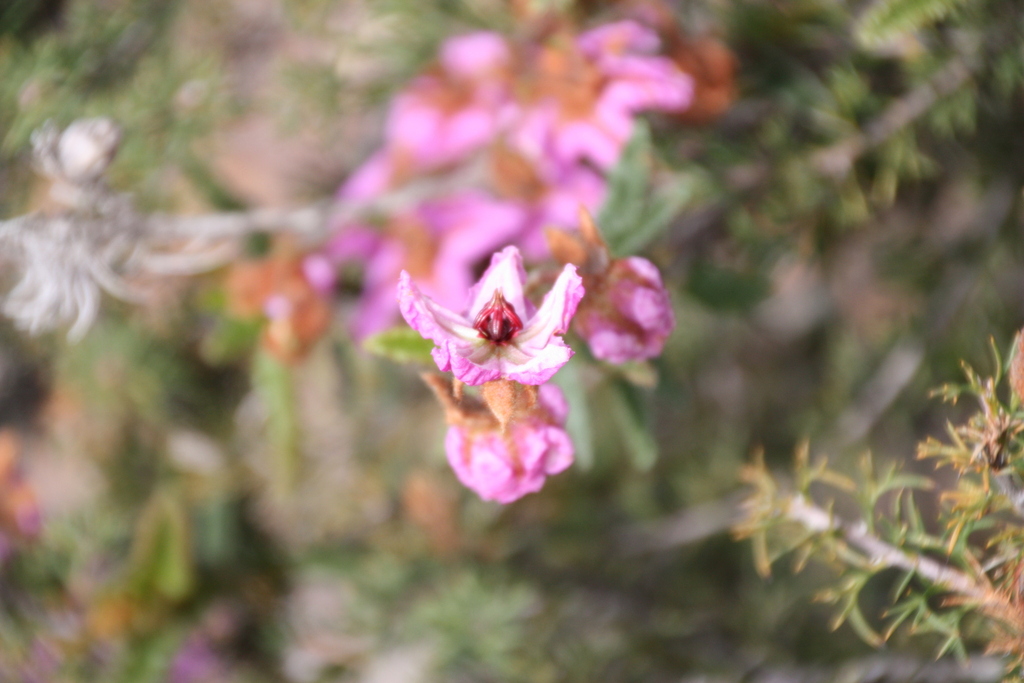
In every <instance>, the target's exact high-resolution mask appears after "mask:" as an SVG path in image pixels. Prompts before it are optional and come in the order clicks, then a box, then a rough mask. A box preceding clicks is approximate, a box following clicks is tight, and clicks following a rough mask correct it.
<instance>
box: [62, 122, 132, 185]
mask: <svg viewBox="0 0 1024 683" xmlns="http://www.w3.org/2000/svg"><path fill="white" fill-rule="evenodd" d="M120 142H121V129H120V128H119V127H118V126H117V124H115V123H114V122H113V121H111V120H110V119H106V118H97V119H79V120H77V121H75V122H74V123H72V124H71V125H70V126H68V127H67V129H65V131H64V133H63V134H62V135H61V136H60V142H58V143H57V160H58V161H59V162H60V169H61V172H62V173H63V175H64V178H65V179H66V180H69V181H71V182H73V183H85V182H89V181H92V180H96V179H97V178H99V177H100V176H101V175H103V172H104V171H106V170H107V167H108V166H110V162H111V161H113V160H114V155H115V154H116V153H117V146H118V144H119V143H120Z"/></svg>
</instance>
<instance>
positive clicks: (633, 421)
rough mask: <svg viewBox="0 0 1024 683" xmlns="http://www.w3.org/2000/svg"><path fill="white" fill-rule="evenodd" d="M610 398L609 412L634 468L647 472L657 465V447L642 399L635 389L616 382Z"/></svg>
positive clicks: (638, 391)
mask: <svg viewBox="0 0 1024 683" xmlns="http://www.w3.org/2000/svg"><path fill="white" fill-rule="evenodd" d="M614 389H615V390H614V391H613V394H612V410H613V413H614V417H615V421H616V423H617V424H618V427H619V433H620V434H621V435H622V440H623V441H624V442H625V445H626V449H627V450H628V451H629V455H630V458H631V459H632V460H633V466H634V467H636V468H637V469H638V470H640V471H642V472H646V471H647V470H649V469H651V468H652V467H653V466H654V463H656V462H657V461H658V443H657V441H655V440H654V436H653V435H652V434H651V430H650V426H649V424H648V419H647V411H646V410H645V407H644V405H643V403H644V401H643V396H642V394H641V391H640V390H639V389H637V388H636V387H634V386H632V385H630V384H628V383H626V382H623V381H619V382H616V383H615V386H614Z"/></svg>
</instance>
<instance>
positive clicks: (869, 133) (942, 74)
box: [811, 57, 972, 178]
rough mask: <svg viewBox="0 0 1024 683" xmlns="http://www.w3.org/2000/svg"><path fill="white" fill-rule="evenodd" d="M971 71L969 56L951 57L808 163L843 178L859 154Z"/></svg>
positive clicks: (922, 111) (912, 118) (947, 92)
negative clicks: (869, 119) (921, 81)
mask: <svg viewBox="0 0 1024 683" xmlns="http://www.w3.org/2000/svg"><path fill="white" fill-rule="evenodd" d="M971 75H972V70H971V68H970V66H969V64H968V60H967V59H966V58H965V57H954V58H953V59H952V60H951V61H950V62H949V63H947V64H946V65H945V66H943V67H942V68H941V69H939V70H938V71H936V72H935V73H934V74H933V75H932V77H931V78H930V79H928V81H926V82H925V83H922V84H921V85H919V86H917V87H916V88H914V89H913V90H911V91H910V92H908V93H907V94H906V95H904V96H903V97H901V98H899V99H898V100H896V101H895V102H893V103H892V104H891V105H889V107H888V108H887V109H886V110H885V111H884V112H882V113H881V114H880V115H879V116H878V117H877V118H875V119H874V120H872V121H870V122H869V123H867V124H866V125H865V126H864V127H863V128H862V129H861V131H860V132H858V133H856V134H854V135H852V136H850V137H848V138H846V139H845V140H842V141H840V142H838V143H836V144H834V145H832V146H831V147H828V148H826V149H823V150H821V151H819V152H817V153H816V154H814V156H813V157H812V159H811V163H812V164H813V165H814V167H815V168H816V169H818V170H819V171H821V172H822V173H825V174H827V175H830V176H832V177H834V178H842V177H843V176H845V175H846V174H847V173H848V172H849V171H850V168H851V167H852V166H853V162H854V161H856V160H857V158H858V157H860V156H861V155H862V154H864V153H865V152H867V151H868V150H871V149H873V148H875V147H877V146H878V145H880V144H881V143H883V142H885V141H886V140H888V139H889V138H890V137H892V136H893V135H895V134H896V133H898V132H899V131H901V130H903V129H904V128H906V127H907V126H908V125H910V124H911V123H913V122H914V121H916V120H917V119H918V118H920V117H921V116H923V115H924V114H925V113H927V112H928V110H929V109H931V107H932V105H934V104H935V103H936V102H938V101H939V100H940V99H942V98H943V97H946V96H948V95H951V94H952V93H954V92H956V91H957V90H959V89H960V88H961V87H962V86H963V85H964V84H965V83H967V81H968V80H970V78H971Z"/></svg>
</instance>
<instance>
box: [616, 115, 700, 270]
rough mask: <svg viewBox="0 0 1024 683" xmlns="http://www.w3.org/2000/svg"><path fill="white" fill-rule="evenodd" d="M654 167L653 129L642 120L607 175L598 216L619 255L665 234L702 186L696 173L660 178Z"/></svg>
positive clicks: (645, 244) (638, 248)
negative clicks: (605, 188) (603, 199)
mask: <svg viewBox="0 0 1024 683" xmlns="http://www.w3.org/2000/svg"><path fill="white" fill-rule="evenodd" d="M653 166H654V146H653V144H652V142H651V131H650V128H648V126H647V124H646V123H644V122H643V121H638V122H637V123H636V124H635V125H634V127H633V135H632V137H630V139H629V142H628V143H627V145H626V148H625V149H624V150H623V152H622V156H621V157H620V158H619V162H618V163H617V164H616V165H615V166H614V168H612V170H611V172H610V173H609V174H608V195H607V197H606V198H605V201H604V204H603V205H602V206H601V209H600V211H598V216H597V223H598V225H600V226H601V232H602V234H603V235H604V238H605V241H606V242H608V246H609V248H610V249H611V250H612V253H613V254H615V255H616V256H627V255H629V254H634V253H636V252H637V251H640V250H641V249H643V248H644V247H646V246H647V245H648V244H650V242H651V241H652V240H654V239H655V238H657V237H658V236H659V235H661V234H662V233H663V232H664V231H665V229H666V228H667V227H668V226H669V223H671V221H672V219H673V218H675V217H676V216H677V215H679V212H680V211H681V210H682V208H683V207H684V206H686V204H688V203H689V202H690V201H691V200H692V199H693V197H694V196H695V195H696V192H697V188H698V187H699V186H700V176H699V175H697V174H696V173H695V172H694V173H676V174H672V175H669V176H665V177H663V178H662V179H660V180H656V179H655V178H654V177H653V173H652V170H653Z"/></svg>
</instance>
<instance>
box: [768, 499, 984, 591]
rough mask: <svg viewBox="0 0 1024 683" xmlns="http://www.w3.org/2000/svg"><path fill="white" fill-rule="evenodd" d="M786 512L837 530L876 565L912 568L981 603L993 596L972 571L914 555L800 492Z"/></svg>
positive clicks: (819, 528) (823, 529)
mask: <svg viewBox="0 0 1024 683" xmlns="http://www.w3.org/2000/svg"><path fill="white" fill-rule="evenodd" d="M784 514H785V515H786V517H787V518H789V519H790V520H792V521H794V522H797V523H798V524H801V525H802V526H803V527H805V528H806V529H807V530H808V531H813V532H815V533H819V534H829V533H836V532H838V533H839V535H840V536H842V538H843V539H844V540H846V542H847V543H849V544H850V545H852V546H854V547H856V548H858V549H859V550H861V551H862V552H864V553H865V554H866V555H867V557H868V560H869V561H870V562H871V563H872V564H874V565H876V566H880V567H895V568H898V569H905V570H907V571H912V572H914V573H916V574H917V575H919V576H921V577H922V578H924V579H926V580H928V581H929V582H931V583H933V584H935V585H936V586H939V587H941V588H944V589H946V590H948V591H951V592H953V593H958V594H959V595H962V596H963V597H965V598H970V599H972V600H977V601H978V602H980V603H987V602H988V601H989V600H990V599H991V597H992V596H991V593H990V591H989V590H988V589H987V588H984V587H981V586H979V585H978V583H977V582H976V581H975V580H974V579H973V578H972V577H970V576H969V575H967V574H964V573H963V572H961V571H959V570H956V569H952V568H951V567H947V566H945V565H943V564H939V563H938V562H936V561H935V560H933V559H931V558H928V557H924V556H922V555H913V554H911V553H908V552H905V551H903V550H900V549H899V548H896V547H894V546H892V545H889V544H888V543H886V542H885V541H883V540H882V539H880V538H878V537H877V536H874V535H873V534H871V533H870V532H868V528H867V525H866V524H864V522H859V523H856V524H850V523H848V522H843V521H840V520H839V519H837V518H836V517H835V516H834V515H832V514H830V513H829V512H827V511H825V510H823V509H822V508H820V507H818V506H817V505H815V504H814V503H812V502H811V501H809V500H808V499H807V498H806V497H805V496H803V495H801V494H795V495H793V496H792V497H790V498H789V502H788V505H786V506H785V513H784Z"/></svg>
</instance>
